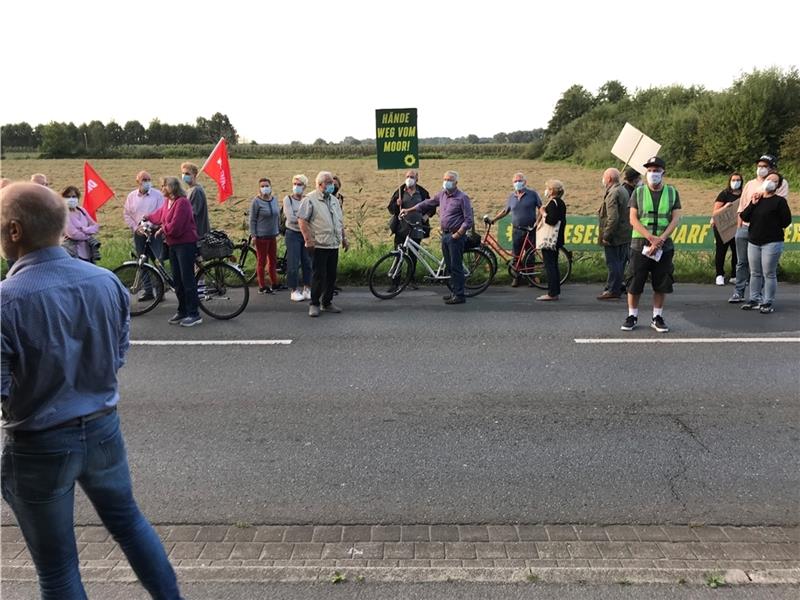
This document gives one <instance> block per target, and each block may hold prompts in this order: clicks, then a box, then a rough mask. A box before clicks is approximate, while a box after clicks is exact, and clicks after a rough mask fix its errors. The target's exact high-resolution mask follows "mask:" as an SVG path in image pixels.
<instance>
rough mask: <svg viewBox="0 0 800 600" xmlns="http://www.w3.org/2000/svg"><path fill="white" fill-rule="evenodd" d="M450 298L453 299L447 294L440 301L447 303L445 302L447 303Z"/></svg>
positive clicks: (451, 295)
mask: <svg viewBox="0 0 800 600" xmlns="http://www.w3.org/2000/svg"><path fill="white" fill-rule="evenodd" d="M452 297H453V294H447V295H445V296H442V300H444V301H445V302H447V301H448V300H450V298H452Z"/></svg>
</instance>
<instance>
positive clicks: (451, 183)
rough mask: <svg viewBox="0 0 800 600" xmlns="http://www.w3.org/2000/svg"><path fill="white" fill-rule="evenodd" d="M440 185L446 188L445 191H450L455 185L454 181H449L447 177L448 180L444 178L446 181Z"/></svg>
mask: <svg viewBox="0 0 800 600" xmlns="http://www.w3.org/2000/svg"><path fill="white" fill-rule="evenodd" d="M442 187H443V188H444V189H446V190H447V191H450V190H452V189H453V188H454V187H456V182H455V181H450V180H449V179H448V180H446V181H444V182H442Z"/></svg>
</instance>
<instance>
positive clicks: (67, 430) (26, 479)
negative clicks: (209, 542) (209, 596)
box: [2, 412, 181, 600]
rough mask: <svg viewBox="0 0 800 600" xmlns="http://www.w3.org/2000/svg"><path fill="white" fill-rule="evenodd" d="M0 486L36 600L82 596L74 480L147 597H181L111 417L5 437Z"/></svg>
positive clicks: (76, 599)
mask: <svg viewBox="0 0 800 600" xmlns="http://www.w3.org/2000/svg"><path fill="white" fill-rule="evenodd" d="M2 480H3V482H2V489H3V498H5V500H6V502H8V504H9V506H10V507H11V509H12V511H13V512H14V515H15V516H16V518H17V522H18V523H19V527H20V530H21V531H22V535H23V536H24V538H25V543H26V544H27V546H28V550H29V551H30V554H31V558H32V559H33V563H34V565H36V572H37V573H38V575H39V588H40V590H41V595H42V598H43V599H45V600H50V599H52V600H83V599H85V598H86V592H85V591H84V589H83V585H82V584H81V577H80V572H79V570H78V549H77V546H76V543H75V530H74V529H73V526H72V523H73V513H74V510H73V509H74V504H75V482H76V481H77V482H78V483H79V484H80V486H81V488H83V491H84V492H85V493H86V496H87V497H88V498H89V500H91V502H92V504H93V505H94V508H95V510H96V511H97V514H98V515H99V516H100V519H101V520H102V521H103V524H104V525H105V526H106V528H107V529H108V531H109V532H110V533H111V535H112V536H113V538H114V540H116V541H117V543H118V544H119V545H120V547H121V548H122V551H123V552H124V553H125V556H126V557H127V558H128V562H129V563H130V565H131V567H132V568H133V570H134V572H135V573H136V576H137V577H138V578H139V581H141V582H142V585H143V586H144V587H145V589H146V590H147V591H148V592H149V593H150V595H151V596H152V597H153V598H165V599H167V598H168V599H179V598H180V597H181V595H180V592H179V590H178V582H177V579H176V577H175V571H173V569H172V566H171V565H170V563H169V560H168V559H167V555H166V553H165V552H164V547H163V546H162V545H161V540H160V539H159V538H158V535H157V534H156V532H155V530H154V529H153V528H152V527H151V526H150V524H149V523H148V522H147V520H146V519H145V518H144V516H143V515H142V513H141V512H140V511H139V507H138V506H137V505H136V501H135V500H134V498H133V490H132V488H131V476H130V470H129V468H128V458H127V454H126V451H125V442H124V441H123V439H122V431H121V430H120V427H119V417H118V416H117V413H116V412H113V413H111V414H109V415H106V416H104V417H101V418H99V419H95V420H93V421H89V422H86V423H83V424H81V425H75V426H74V427H64V428H62V429H51V430H48V431H40V432H17V433H10V434H7V435H6V439H5V442H4V448H3V458H2Z"/></svg>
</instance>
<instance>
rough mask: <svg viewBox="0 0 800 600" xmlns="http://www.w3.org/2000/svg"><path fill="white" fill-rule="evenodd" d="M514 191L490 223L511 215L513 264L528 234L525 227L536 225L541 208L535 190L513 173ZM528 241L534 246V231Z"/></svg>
mask: <svg viewBox="0 0 800 600" xmlns="http://www.w3.org/2000/svg"><path fill="white" fill-rule="evenodd" d="M511 185H512V186H513V187H514V191H513V192H511V195H510V196H509V197H508V199H507V200H506V205H505V207H504V208H503V210H501V211H500V212H499V213H497V214H496V215H495V216H494V219H492V223H494V222H495V221H498V220H500V219H502V218H503V217H505V216H506V215H507V214H508V213H511V225H512V227H513V229H512V230H511V245H512V248H513V249H512V252H513V253H514V262H516V261H517V257H518V256H519V253H520V252H522V245H523V244H524V243H525V236H526V235H527V234H528V232H527V231H526V230H525V227H533V226H534V225H535V224H536V215H537V214H538V210H539V208H541V206H542V199H541V198H540V197H539V194H537V193H536V190H533V189H531V188H529V187H528V180H527V178H526V177H525V174H524V173H514V179H513V180H512V182H511ZM530 240H531V242H533V244H534V245H535V244H536V230H535V229H534V230H533V231H531V233H530ZM521 280H522V277H520V276H519V275H518V276H516V277H514V279H513V280H512V281H511V287H517V286H519V283H520V281H521Z"/></svg>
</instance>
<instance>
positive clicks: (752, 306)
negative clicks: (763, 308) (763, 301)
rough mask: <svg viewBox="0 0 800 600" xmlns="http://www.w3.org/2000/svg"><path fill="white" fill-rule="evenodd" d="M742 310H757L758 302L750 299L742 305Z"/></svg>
mask: <svg viewBox="0 0 800 600" xmlns="http://www.w3.org/2000/svg"><path fill="white" fill-rule="evenodd" d="M740 308H741V309H742V310H757V309H758V302H753V301H752V300H748V301H747V302H745V303H744V304H742V306H741V307H740Z"/></svg>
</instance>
